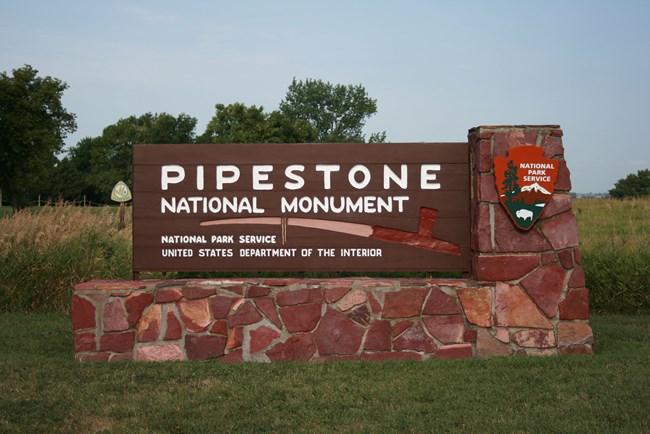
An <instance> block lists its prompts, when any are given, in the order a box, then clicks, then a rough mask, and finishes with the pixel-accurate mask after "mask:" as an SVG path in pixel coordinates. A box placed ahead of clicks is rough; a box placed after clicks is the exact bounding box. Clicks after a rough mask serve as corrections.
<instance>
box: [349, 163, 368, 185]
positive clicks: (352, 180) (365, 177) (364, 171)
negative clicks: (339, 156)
mask: <svg viewBox="0 0 650 434" xmlns="http://www.w3.org/2000/svg"><path fill="white" fill-rule="evenodd" d="M357 173H361V174H362V175H363V180H362V181H361V182H357V178H356V176H357ZM370 178H371V176H370V170H368V168H367V167H366V166H364V165H363V164H357V165H356V166H354V167H353V168H352V169H350V172H349V173H348V182H349V183H350V185H351V186H352V187H354V188H356V189H357V190H361V189H363V188H366V187H367V186H368V184H369V183H370Z"/></svg>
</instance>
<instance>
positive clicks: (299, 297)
mask: <svg viewBox="0 0 650 434" xmlns="http://www.w3.org/2000/svg"><path fill="white" fill-rule="evenodd" d="M277 300H278V306H294V305H298V304H307V303H320V302H322V301H323V290H322V289H320V288H318V289H298V290H296V291H282V292H279V293H278V296H277Z"/></svg>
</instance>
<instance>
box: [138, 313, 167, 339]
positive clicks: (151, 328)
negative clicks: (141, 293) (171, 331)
mask: <svg viewBox="0 0 650 434" xmlns="http://www.w3.org/2000/svg"><path fill="white" fill-rule="evenodd" d="M161 329H162V306H161V305H159V304H154V305H153V306H151V308H150V309H149V310H148V311H146V312H145V314H144V315H142V318H140V321H139V322H138V333H137V336H138V342H153V341H157V340H158V336H159V335H160V330H161Z"/></svg>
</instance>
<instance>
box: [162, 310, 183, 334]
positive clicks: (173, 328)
mask: <svg viewBox="0 0 650 434" xmlns="http://www.w3.org/2000/svg"><path fill="white" fill-rule="evenodd" d="M182 337H183V327H182V326H181V322H180V321H179V319H178V317H177V316H176V313H174V310H173V309H171V308H169V310H168V311H167V329H166V330H165V336H164V338H163V339H164V340H166V341H175V340H177V339H180V338H182Z"/></svg>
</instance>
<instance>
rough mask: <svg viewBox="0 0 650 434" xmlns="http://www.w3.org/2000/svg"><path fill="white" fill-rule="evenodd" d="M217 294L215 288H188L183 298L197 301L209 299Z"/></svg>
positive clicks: (184, 289) (184, 291) (184, 290)
mask: <svg viewBox="0 0 650 434" xmlns="http://www.w3.org/2000/svg"><path fill="white" fill-rule="evenodd" d="M215 292H217V291H216V289H215V288H203V287H200V286H187V287H185V288H183V297H185V298H187V299H188V300H196V299H199V298H208V297H210V296H211V295H214V293H215Z"/></svg>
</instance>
